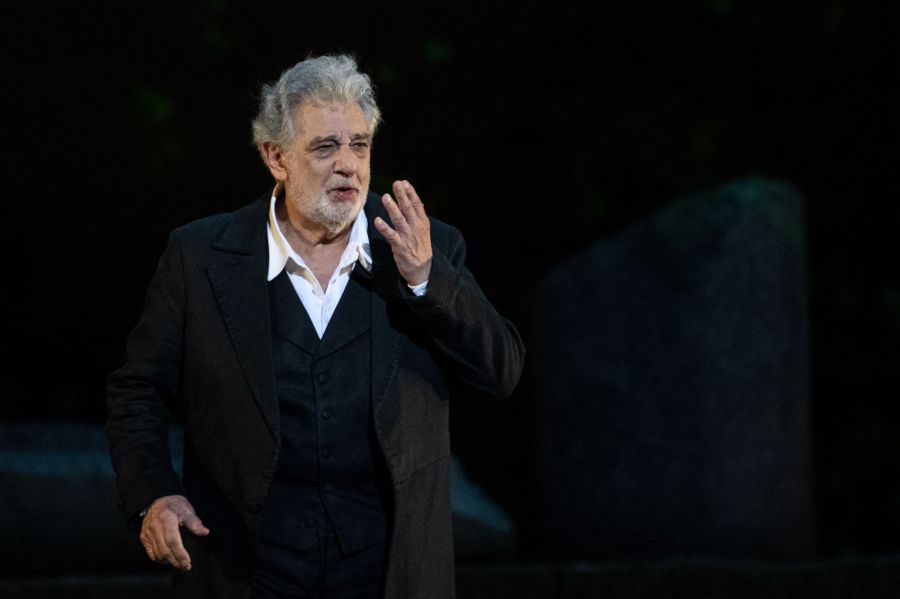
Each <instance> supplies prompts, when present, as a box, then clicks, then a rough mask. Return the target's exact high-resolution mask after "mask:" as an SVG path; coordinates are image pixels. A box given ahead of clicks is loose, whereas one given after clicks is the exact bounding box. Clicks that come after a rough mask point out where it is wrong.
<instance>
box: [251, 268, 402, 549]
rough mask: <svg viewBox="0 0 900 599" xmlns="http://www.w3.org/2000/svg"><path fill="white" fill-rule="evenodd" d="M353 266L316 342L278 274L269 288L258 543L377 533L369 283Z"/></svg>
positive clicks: (351, 541)
mask: <svg viewBox="0 0 900 599" xmlns="http://www.w3.org/2000/svg"><path fill="white" fill-rule="evenodd" d="M361 270H362V269H361V268H359V267H358V266H357V267H356V268H355V269H354V270H353V272H352V273H351V276H350V281H349V282H348V284H347V288H346V289H345V290H344V293H343V295H342V297H341V300H340V303H339V304H338V306H337V309H336V310H335V312H334V315H333V316H332V318H331V321H330V322H329V324H328V327H327V328H326V329H325V334H324V336H323V337H322V339H321V340H320V339H319V337H318V335H317V334H316V331H315V329H314V328H313V325H312V322H310V319H309V315H308V314H307V313H306V309H305V308H304V307H303V304H302V303H301V302H300V299H299V298H298V297H297V294H296V292H295V291H294V288H293V286H292V285H291V282H290V280H289V279H288V275H287V273H286V272H282V273H281V274H280V275H279V276H278V277H276V278H275V279H273V280H272V281H271V282H270V283H269V298H270V303H271V314H272V348H273V354H274V362H275V375H276V384H277V390H278V401H279V406H280V436H281V438H280V442H281V447H280V452H279V457H278V465H277V468H276V471H275V476H274V478H273V480H272V484H271V486H270V489H269V494H268V497H267V499H266V503H265V506H264V509H263V512H262V519H261V524H260V532H259V537H260V538H261V539H262V540H264V541H268V542H270V543H276V544H278V545H282V546H285V547H289V548H292V549H296V550H299V551H309V550H310V549H311V547H312V544H313V542H314V540H315V537H316V535H322V534H331V531H332V530H333V531H334V533H335V534H336V536H337V539H338V543H339V545H340V548H341V550H342V551H343V552H344V553H352V552H354V551H357V550H360V549H364V548H366V547H371V546H373V545H376V544H378V543H382V542H384V541H385V539H386V535H387V527H388V521H387V514H388V512H389V507H388V506H387V505H386V502H387V501H388V499H387V498H388V496H389V495H388V489H389V482H388V475H387V472H386V468H385V466H384V463H383V459H382V457H381V452H380V450H379V449H378V446H377V442H376V438H375V432H374V429H373V424H372V409H371V384H370V379H371V376H370V369H371V349H372V348H371V326H372V322H371V284H370V280H369V278H368V276H367V275H368V273H366V272H365V271H362V272H359V271H361Z"/></svg>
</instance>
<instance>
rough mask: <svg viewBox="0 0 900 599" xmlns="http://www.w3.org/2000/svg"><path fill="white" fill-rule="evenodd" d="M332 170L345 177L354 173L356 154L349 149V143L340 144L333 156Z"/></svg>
mask: <svg viewBox="0 0 900 599" xmlns="http://www.w3.org/2000/svg"><path fill="white" fill-rule="evenodd" d="M334 172H335V173H336V174H339V175H344V176H345V177H350V176H352V175H354V174H355V173H356V156H354V155H353V151H352V150H351V149H350V144H341V145H340V146H339V147H338V151H337V154H336V155H335V157H334Z"/></svg>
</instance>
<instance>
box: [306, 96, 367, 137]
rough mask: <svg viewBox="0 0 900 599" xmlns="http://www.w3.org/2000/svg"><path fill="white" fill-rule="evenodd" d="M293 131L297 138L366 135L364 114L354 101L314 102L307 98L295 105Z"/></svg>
mask: <svg viewBox="0 0 900 599" xmlns="http://www.w3.org/2000/svg"><path fill="white" fill-rule="evenodd" d="M294 125H295V131H296V132H297V134H298V137H299V138H302V139H312V138H314V137H331V136H337V137H339V138H347V139H349V138H352V137H358V136H360V135H368V134H369V133H370V131H369V125H368V123H367V122H366V115H365V114H364V113H363V111H362V108H360V106H359V104H357V103H356V102H316V101H312V100H307V101H304V102H302V103H301V104H300V105H299V106H298V107H297V112H296V114H295V115H294Z"/></svg>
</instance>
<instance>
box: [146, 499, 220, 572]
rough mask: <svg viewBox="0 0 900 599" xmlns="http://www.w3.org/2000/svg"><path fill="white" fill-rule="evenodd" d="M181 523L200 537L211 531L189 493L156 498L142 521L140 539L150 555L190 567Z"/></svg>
mask: <svg viewBox="0 0 900 599" xmlns="http://www.w3.org/2000/svg"><path fill="white" fill-rule="evenodd" d="M182 526H184V527H185V528H187V529H188V530H189V531H190V532H192V533H194V534H195V535H198V536H201V537H205V536H206V535H208V534H209V529H208V528H206V527H205V526H203V522H201V521H200V518H198V517H197V514H196V513H194V508H193V506H192V505H191V504H190V502H189V501H188V500H187V497H184V496H183V495H166V496H165V497H160V498H158V499H156V500H154V501H153V503H151V504H150V507H149V508H148V509H147V513H146V514H145V515H144V520H143V522H142V523H141V543H142V544H143V545H144V549H145V550H146V551H147V556H148V557H149V558H150V559H152V560H153V561H155V562H157V563H160V564H171V565H173V566H175V567H176V568H180V569H181V570H190V569H191V556H190V555H188V552H187V551H185V549H184V545H183V544H182V542H181V530H180V527H182Z"/></svg>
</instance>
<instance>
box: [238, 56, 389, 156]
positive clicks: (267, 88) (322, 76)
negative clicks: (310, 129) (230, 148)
mask: <svg viewBox="0 0 900 599" xmlns="http://www.w3.org/2000/svg"><path fill="white" fill-rule="evenodd" d="M307 100H309V101H313V102H323V103H329V104H331V103H337V104H344V103H347V102H356V103H357V104H359V107H360V108H361V109H362V111H363V115H365V117H366V122H367V123H368V125H369V132H370V133H375V128H376V127H378V123H379V122H380V121H381V111H380V110H379V109H378V105H377V104H376V103H375V91H374V90H373V89H372V82H371V80H370V79H369V76H368V75H366V74H364V73H360V72H359V70H357V67H356V61H355V60H354V59H353V57H351V56H348V55H346V54H338V55H334V56H318V57H314V58H307V59H306V60H302V61H300V62H298V63H297V64H295V65H294V66H292V67H291V68H289V69H287V70H286V71H284V72H283V73H281V76H280V77H279V78H278V81H276V82H275V83H272V84H265V85H263V87H262V92H261V93H260V99H259V112H258V113H257V115H256V118H255V119H253V142H254V143H255V144H256V147H257V148H258V149H259V150H260V151H262V147H263V144H264V143H275V144H278V145H280V146H281V147H282V148H284V149H288V148H290V147H291V144H292V143H293V141H294V136H295V135H296V134H297V132H296V131H295V127H296V123H295V115H296V112H297V107H298V106H300V104H301V103H303V102H304V101H307Z"/></svg>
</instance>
